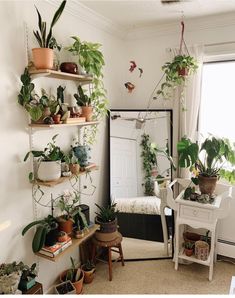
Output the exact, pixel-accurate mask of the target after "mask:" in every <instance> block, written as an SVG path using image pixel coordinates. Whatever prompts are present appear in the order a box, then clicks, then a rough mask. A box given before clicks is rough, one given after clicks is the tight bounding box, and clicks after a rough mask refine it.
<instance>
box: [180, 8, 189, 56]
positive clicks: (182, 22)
mask: <svg viewBox="0 0 235 298" xmlns="http://www.w3.org/2000/svg"><path fill="white" fill-rule="evenodd" d="M184 27H185V26H184V15H183V14H182V21H181V38H180V49H179V55H182V51H183V45H184V46H185V50H186V53H187V55H188V56H190V55H189V51H188V48H187V45H186V42H185V40H184Z"/></svg>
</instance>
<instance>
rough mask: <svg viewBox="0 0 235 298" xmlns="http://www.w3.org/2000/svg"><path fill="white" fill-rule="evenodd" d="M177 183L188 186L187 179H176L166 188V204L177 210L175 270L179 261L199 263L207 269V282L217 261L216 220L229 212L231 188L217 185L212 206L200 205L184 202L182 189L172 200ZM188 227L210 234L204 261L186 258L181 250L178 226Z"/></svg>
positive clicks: (210, 278) (180, 236)
mask: <svg viewBox="0 0 235 298" xmlns="http://www.w3.org/2000/svg"><path fill="white" fill-rule="evenodd" d="M176 181H177V182H178V183H179V184H180V185H181V186H183V187H185V186H186V185H188V181H190V180H189V179H188V180H187V179H177V180H175V181H173V182H172V183H171V184H170V185H169V186H168V197H167V199H168V203H169V205H170V206H171V205H174V209H175V210H177V217H176V224H175V239H176V242H175V270H178V263H179V259H183V260H187V261H191V262H195V263H199V264H202V265H205V266H208V267H209V281H211V280H212V276H213V265H214V261H216V259H217V254H216V242H217V233H216V227H217V222H218V219H220V218H223V217H225V216H226V215H227V212H228V210H229V207H228V205H227V206H226V203H229V202H230V200H231V191H232V187H229V186H226V185H222V184H221V185H219V184H217V188H216V194H217V196H216V198H215V200H214V202H213V204H202V203H198V202H194V201H189V200H184V199H183V194H184V189H183V191H181V193H180V194H179V195H178V197H177V198H176V199H175V200H174V199H173V193H172V189H171V187H172V186H173V185H174V183H175V182H176ZM172 200H173V201H172ZM182 225H189V226H190V227H192V228H196V229H199V228H204V229H207V230H209V231H210V232H211V247H210V253H209V256H208V258H207V259H206V260H200V259H197V258H196V257H195V256H190V257H188V256H186V255H185V253H184V249H183V248H182V241H181V239H182V235H180V226H182Z"/></svg>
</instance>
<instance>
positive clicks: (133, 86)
mask: <svg viewBox="0 0 235 298" xmlns="http://www.w3.org/2000/svg"><path fill="white" fill-rule="evenodd" d="M124 85H125V87H126V89H127V90H128V93H131V92H132V91H133V90H134V89H135V85H134V84H132V83H131V82H126V83H125V84H124Z"/></svg>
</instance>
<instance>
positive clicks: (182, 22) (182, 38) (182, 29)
mask: <svg viewBox="0 0 235 298" xmlns="http://www.w3.org/2000/svg"><path fill="white" fill-rule="evenodd" d="M181 26H182V28H181V38H180V52H179V54H180V55H181V54H182V45H183V42H184V21H181Z"/></svg>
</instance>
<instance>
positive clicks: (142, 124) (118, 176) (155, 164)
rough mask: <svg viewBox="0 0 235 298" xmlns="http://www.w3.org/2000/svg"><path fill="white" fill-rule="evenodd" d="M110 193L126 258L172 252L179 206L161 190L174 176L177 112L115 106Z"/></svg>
mask: <svg viewBox="0 0 235 298" xmlns="http://www.w3.org/2000/svg"><path fill="white" fill-rule="evenodd" d="M109 133H110V197H111V200H112V201H115V203H116V208H117V209H118V210H119V213H118V225H119V231H120V233H121V234H122V236H123V241H122V247H123V253H124V257H125V259H127V260H128V259H129V260H137V259H138V260H143V259H155V258H156V259H157V258H170V257H172V233H173V228H172V224H173V211H172V210H171V209H170V208H168V207H167V204H166V201H165V199H163V198H162V196H161V195H160V193H161V192H159V188H160V189H164V186H166V185H167V183H169V182H170V180H171V174H172V167H171V162H170V155H171V151H172V111H171V110H164V111H163V110H148V111H147V110H111V111H110V118H109Z"/></svg>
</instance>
